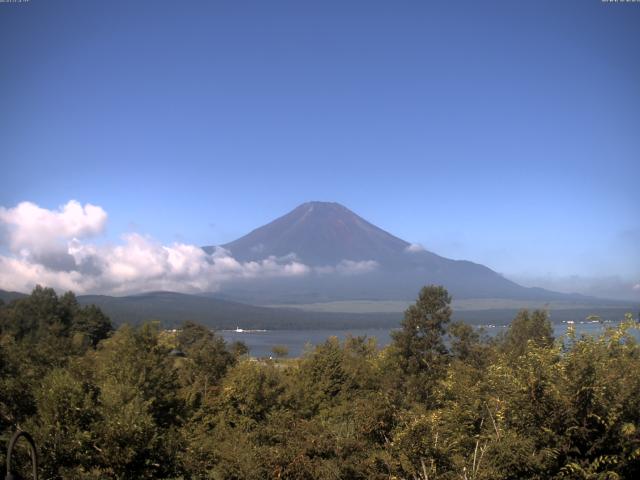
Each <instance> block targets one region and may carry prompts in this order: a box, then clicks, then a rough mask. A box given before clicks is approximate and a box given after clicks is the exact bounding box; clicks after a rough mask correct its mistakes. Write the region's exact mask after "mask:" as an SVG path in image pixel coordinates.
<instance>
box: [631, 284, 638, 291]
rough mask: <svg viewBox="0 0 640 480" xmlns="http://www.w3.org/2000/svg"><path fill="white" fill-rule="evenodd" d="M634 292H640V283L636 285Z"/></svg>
mask: <svg viewBox="0 0 640 480" xmlns="http://www.w3.org/2000/svg"><path fill="white" fill-rule="evenodd" d="M632 290H635V291H636V292H640V283H636V284H635V285H634V286H633V287H632Z"/></svg>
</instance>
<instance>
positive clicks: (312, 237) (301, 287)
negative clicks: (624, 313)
mask: <svg viewBox="0 0 640 480" xmlns="http://www.w3.org/2000/svg"><path fill="white" fill-rule="evenodd" d="M222 247H223V248H225V249H226V250H228V251H229V252H231V254H232V255H233V257H234V258H236V259H238V260H241V261H259V260H263V259H265V258H268V257H276V258H283V257H287V256H288V257H289V258H295V259H297V260H298V261H299V262H301V263H303V264H305V265H308V266H310V267H313V268H314V269H313V272H312V273H311V274H309V275H306V276H305V277H303V278H277V279H273V278H269V279H264V278H262V279H255V280H252V281H249V280H246V279H242V280H241V281H236V282H229V283H226V284H225V285H223V287H222V290H221V292H218V293H216V294H217V295H219V294H220V293H222V294H223V295H224V296H225V297H226V298H229V299H234V300H239V301H246V302H251V303H259V304H269V303H311V302H326V301H335V300H353V299H369V300H391V299H398V300H400V299H401V300H409V299H413V298H415V296H416V294H417V292H418V290H419V289H420V287H422V286H423V285H427V284H438V285H444V286H445V287H446V288H447V289H448V290H449V292H450V293H451V294H452V295H453V296H454V298H458V299H462V298H503V299H519V300H545V301H557V300H566V301H585V300H586V297H584V296H582V295H577V294H573V295H567V294H563V293H558V292H552V291H549V290H544V289H541V288H526V287H523V286H521V285H518V284H517V283H515V282H512V281H511V280H508V279H506V278H504V277H503V276H502V275H500V274H498V273H496V272H495V271H493V270H491V269H490V268H488V267H486V266H484V265H480V264H477V263H473V262H470V261H466V260H451V259H448V258H445V257H441V256H439V255H437V254H435V253H433V252H430V251H427V250H425V249H423V248H422V247H419V246H417V245H412V244H411V243H409V242H407V241H405V240H402V239H400V238H398V237H396V236H394V235H392V234H390V233H388V232H386V231H384V230H382V229H381V228H379V227H377V226H375V225H373V224H371V223H369V222H368V221H366V220H365V219H363V218H362V217H360V216H358V215H356V214H355V213H354V212H352V211H351V210H349V209H348V208H346V207H344V206H342V205H340V204H338V203H329V202H308V203H304V204H302V205H300V206H299V207H297V208H295V209H294V210H292V211H291V212H289V213H287V214H286V215H284V216H282V217H280V218H278V219H276V220H274V221H273V222H271V223H268V224H267V225H264V226H262V227H259V228H257V229H255V230H253V231H252V232H250V233H249V234H247V235H245V236H243V237H241V238H239V239H237V240H235V241H233V242H230V243H227V244H225V245H222ZM203 248H204V250H205V251H207V252H210V253H211V252H213V251H214V250H215V248H216V247H215V246H206V247H203ZM327 272H330V273H327Z"/></svg>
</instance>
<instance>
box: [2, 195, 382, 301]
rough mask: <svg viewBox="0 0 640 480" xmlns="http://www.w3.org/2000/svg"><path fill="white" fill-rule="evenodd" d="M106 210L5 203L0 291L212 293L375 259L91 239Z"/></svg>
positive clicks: (342, 270) (368, 264)
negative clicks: (320, 263)
mask: <svg viewBox="0 0 640 480" xmlns="http://www.w3.org/2000/svg"><path fill="white" fill-rule="evenodd" d="M107 219H108V215H107V213H106V212H105V211H104V210H103V209H102V208H101V207H99V206H96V205H91V204H85V205H81V204H80V203H79V202H77V201H75V200H71V201H69V202H68V203H67V204H65V205H63V206H61V207H60V208H58V209H57V210H47V209H44V208H41V207H39V206H38V205H36V204H34V203H31V202H22V203H20V204H18V205H17V206H15V207H13V208H4V207H0V232H1V235H0V239H1V240H2V243H3V247H4V250H5V251H6V254H1V255H0V288H2V289H6V290H16V291H23V292H24V291H29V290H31V289H32V288H33V287H34V286H35V285H36V284H43V285H47V286H51V287H54V288H56V289H58V290H73V291H75V292H77V293H104V294H116V295H117V294H130V293H137V292H144V291H151V290H170V291H177V292H210V291H216V290H219V289H220V287H221V285H222V284H223V283H224V282H226V281H230V280H238V279H245V278H246V279H249V278H260V277H267V278H269V277H297V276H306V275H311V274H338V275H355V274H361V273H367V272H369V271H372V270H374V269H375V268H376V267H377V264H376V262H373V261H365V262H352V261H349V260H346V259H345V260H344V261H342V262H339V263H338V264H336V265H333V266H327V267H324V268H323V269H317V268H313V267H310V266H308V265H305V264H303V263H301V262H300V261H299V260H298V259H297V258H296V256H295V254H290V255H286V256H284V257H279V258H277V257H275V256H269V257H267V258H265V259H262V260H259V261H245V262H241V261H238V260H236V259H235V258H234V257H233V256H232V255H231V253H230V252H229V251H228V250H225V249H224V248H221V247H217V248H215V249H214V251H213V252H211V253H207V252H205V251H204V250H203V249H202V248H200V247H199V246H196V245H189V244H186V243H178V242H176V243H172V244H170V245H163V244H161V243H160V242H157V241H156V240H154V239H152V238H150V237H148V236H145V235H141V234H138V233H127V234H125V235H123V236H122V239H121V242H120V243H119V244H115V245H113V244H112V245H101V244H99V243H98V242H96V241H92V239H94V238H95V237H98V236H99V235H101V234H102V233H104V230H105V227H106V223H107Z"/></svg>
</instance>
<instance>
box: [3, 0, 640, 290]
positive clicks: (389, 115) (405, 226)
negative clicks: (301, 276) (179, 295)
mask: <svg viewBox="0 0 640 480" xmlns="http://www.w3.org/2000/svg"><path fill="white" fill-rule="evenodd" d="M0 42H1V44H2V46H3V47H2V49H0V69H1V70H0V161H1V163H2V169H1V171H2V175H1V177H0V206H3V207H5V208H12V207H14V206H16V205H17V204H18V203H19V202H21V201H30V202H33V203H35V204H37V205H39V206H40V207H42V208H45V209H52V210H53V209H56V208H58V207H59V206H60V205H64V204H66V203H67V202H68V201H69V200H71V199H76V200H78V201H79V202H81V203H83V204H84V203H87V202H88V203H91V204H94V205H99V206H100V207H102V208H103V209H104V210H105V211H106V212H107V214H108V221H107V223H106V231H105V232H104V233H103V234H102V237H101V238H99V239H98V240H97V241H103V242H109V241H111V242H117V241H118V239H119V238H120V236H121V235H122V234H124V233H127V232H137V233H140V234H143V235H147V236H149V237H152V238H154V239H157V241H158V242H162V243H171V242H176V241H178V242H184V243H188V244H194V245H204V244H218V243H224V242H227V241H230V240H233V239H235V238H237V237H238V236H240V235H242V234H244V233H247V232H248V231H249V230H251V229H253V228H255V227H257V226H259V225H261V224H263V223H266V222H268V221H270V220H272V219H273V218H275V217H277V216H279V215H282V214H284V213H286V212H287V211H289V210H290V209H292V208H294V207H295V206H297V205H298V204H300V203H302V202H304V201H308V200H328V201H337V202H340V203H342V204H344V205H345V206H347V207H349V208H351V209H352V210H354V211H355V212H356V213H358V214H360V215H362V216H364V217H365V218H367V219H368V220H370V221H372V222H373V223H375V224H377V225H379V226H381V227H382V228H385V229H386V230H388V231H390V232H392V233H394V234H395V235H398V236H400V237H402V238H404V239H406V240H408V241H411V242H419V243H421V244H423V245H424V246H425V247H426V248H428V249H430V250H433V251H435V252H436V253H439V254H442V255H445V256H449V257H453V258H465V259H470V260H473V261H476V262H479V263H484V264H487V265H488V266H490V267H492V268H494V269H495V270H497V271H499V272H501V273H504V274H506V275H508V276H511V277H512V278H516V279H517V280H519V281H522V282H524V283H530V284H531V283H537V284H541V283H545V282H546V283H545V286H552V287H554V288H569V289H572V288H573V289H582V291H585V292H590V289H591V290H593V289H594V288H595V287H594V285H600V286H602V288H603V289H604V288H608V289H609V290H613V291H614V293H615V291H616V290H620V295H621V296H630V298H633V296H635V297H638V298H640V290H637V291H633V292H632V291H631V289H632V287H633V285H635V284H638V283H640V200H639V197H638V185H639V179H640V87H639V86H640V55H639V54H638V45H640V4H637V3H636V4H634V3H629V4H609V3H603V2H601V1H599V0H581V1H562V2H558V1H548V2H547V1H527V2H524V1H523V2H514V1H462V0H460V1H456V2H426V1H415V2H412V1H403V2H389V1H371V0H369V1H361V2H359V1H349V2H345V1H336V2H333V1H323V2H310V1H286V2H285V1H269V2H265V1H242V2H239V1H195V0H194V1H186V2H175V1H171V2H169V1H158V0H155V1H143V0H136V1H131V0H129V1H118V0H112V1H104V2H100V1H67V0H47V1H45V0H31V1H29V2H27V3H20V4H0ZM572 278H573V279H572ZM572 282H573V283H572ZM598 282H600V283H598ZM577 285H579V286H577ZM625 289H629V291H626V290H625ZM622 290H625V291H624V292H623V291H622ZM591 293H592V292H591Z"/></svg>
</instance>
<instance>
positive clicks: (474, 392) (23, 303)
mask: <svg viewBox="0 0 640 480" xmlns="http://www.w3.org/2000/svg"><path fill="white" fill-rule="evenodd" d="M450 301H451V299H450V297H449V295H448V293H447V291H446V290H445V289H443V288H442V287H436V286H430V287H425V288H423V289H422V290H421V292H420V295H419V298H418V299H417V301H416V303H415V305H413V306H411V307H410V308H409V309H407V311H406V312H405V316H404V320H403V321H402V324H401V329H400V330H398V331H397V332H396V333H394V336H393V341H392V343H391V345H390V346H389V347H387V348H385V349H383V350H380V349H378V348H377V347H376V343H375V339H371V338H349V339H347V340H346V341H344V342H342V343H341V342H338V341H337V340H336V339H335V338H330V339H328V340H327V341H326V342H325V343H324V344H322V345H319V346H317V347H315V348H314V349H313V350H311V351H308V352H307V353H306V354H305V355H304V356H303V357H301V358H298V359H280V360H277V361H270V360H269V361H262V360H256V359H251V358H248V357H247V356H246V349H245V348H243V345H242V344H234V345H228V344H226V343H225V342H224V341H223V340H222V339H221V338H220V337H219V336H217V335H216V334H214V333H212V332H211V331H209V330H208V329H207V328H205V327H202V326H199V325H197V324H194V323H187V324H184V325H183V326H182V328H181V330H179V331H178V332H167V331H163V330H161V329H160V328H159V326H158V325H157V324H153V323H147V324H144V325H141V326H137V327H131V326H127V325H124V326H121V327H120V328H119V329H118V330H116V331H114V330H113V328H112V327H111V323H110V321H109V319H108V318H107V317H106V316H105V315H104V314H103V313H102V312H101V311H100V310H99V309H98V308H96V307H92V306H84V307H83V306H80V305H79V304H78V303H77V300H76V298H75V296H74V295H73V294H72V293H67V294H65V295H63V296H61V297H58V296H57V295H56V294H55V292H54V291H53V290H51V289H44V288H40V287H38V288H36V289H35V290H34V291H33V293H32V294H31V295H30V296H28V297H25V298H22V299H17V300H14V301H11V302H10V303H2V302H0V433H1V435H2V439H3V440H5V441H6V440H7V439H8V437H9V436H10V434H11V432H12V431H13V430H14V429H15V428H17V427H18V428H22V429H24V430H27V431H29V432H31V433H32V434H33V436H34V438H35V441H36V443H37V446H38V449H39V453H40V457H41V478H45V479H105V478H112V479H144V478H148V479H151V478H158V479H196V478H213V479H234V478H235V479H264V478H280V479H303V478H304V479H338V478H362V479H364V478H372V479H392V478H395V479H401V478H406V479H423V480H426V479H469V480H470V479H478V480H479V479H516V478H517V479H519V478H537V479H543V478H545V479H546V478H568V479H587V478H588V479H591V478H594V479H595V478H628V479H632V478H640V430H639V428H640V396H639V395H638V392H640V346H639V345H638V344H637V342H636V340H635V337H634V336H633V335H632V334H631V333H630V332H631V329H635V328H637V323H636V321H635V320H634V319H633V318H632V317H631V315H629V316H628V318H627V322H626V323H624V324H622V325H620V326H619V327H617V328H616V329H611V330H608V331H607V332H606V333H605V334H603V335H602V336H601V337H599V338H592V337H584V338H577V337H576V336H575V335H573V334H571V333H569V335H568V336H567V337H566V338H562V339H554V338H553V336H552V329H551V325H550V323H549V320H548V318H547V316H546V314H545V313H544V312H542V311H534V312H527V311H522V312H520V313H519V314H518V315H517V317H516V318H515V319H514V320H513V322H512V323H511V326H510V328H509V329H508V331H507V332H506V333H505V334H504V335H502V336H500V337H498V338H494V339H489V338H487V337H485V336H483V335H482V334H481V332H478V331H477V330H474V329H473V328H472V327H470V326H468V325H466V324H463V323H456V322H452V321H451V313H452V312H451V309H450V307H449V305H450ZM2 452H4V450H2ZM2 455H4V453H2ZM1 460H2V461H3V462H4V460H5V459H4V457H2V459H1ZM16 460H17V463H18V464H19V465H23V466H24V468H26V466H27V464H28V458H25V456H22V457H18V458H17V459H16ZM25 476H26V475H25ZM27 478H28V477H27Z"/></svg>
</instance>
